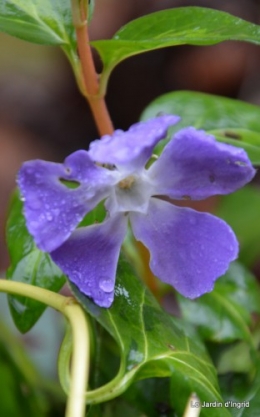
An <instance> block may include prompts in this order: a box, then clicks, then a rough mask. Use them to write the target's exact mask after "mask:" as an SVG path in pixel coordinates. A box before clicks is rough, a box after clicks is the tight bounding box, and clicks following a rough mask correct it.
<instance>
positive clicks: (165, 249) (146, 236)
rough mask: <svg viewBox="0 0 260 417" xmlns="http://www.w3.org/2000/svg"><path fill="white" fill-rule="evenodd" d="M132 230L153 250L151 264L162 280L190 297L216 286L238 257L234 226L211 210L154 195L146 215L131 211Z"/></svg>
mask: <svg viewBox="0 0 260 417" xmlns="http://www.w3.org/2000/svg"><path fill="white" fill-rule="evenodd" d="M130 219H131V224H132V228H133V233H134V235H135V237H136V238H137V239H138V240H141V241H142V242H143V243H144V244H145V246H147V248H148V249H149V251H150V255H151V259H150V266H151V270H152V271H153V273H154V274H155V275H156V276H157V277H158V278H160V279H161V280H162V281H164V282H166V283H168V284H170V285H172V286H173V287H174V288H176V290H177V291H179V292H180V293H181V294H182V295H184V296H185V297H188V298H196V297H200V296H201V295H202V294H204V293H206V292H209V291H211V290H212V289H213V285H214V281H215V280H216V279H217V278H218V277H219V276H220V275H222V274H224V273H225V272H226V270H227V269H228V266H229V263H230V262H231V261H233V260H234V259H235V258H236V257H237V253H238V243H237V240H236V237H235V235H234V233H233V231H232V229H231V228H230V227H229V226H228V225H227V224H226V223H225V222H224V221H223V220H221V219H218V218H217V217H214V216H212V215H211V214H208V213H198V212H196V211H195V210H192V209H189V208H181V207H176V206H173V205H172V204H170V203H167V202H165V201H162V200H159V199H155V198H152V199H151V202H150V208H149V211H148V213H147V214H146V215H143V214H139V213H131V215H130Z"/></svg>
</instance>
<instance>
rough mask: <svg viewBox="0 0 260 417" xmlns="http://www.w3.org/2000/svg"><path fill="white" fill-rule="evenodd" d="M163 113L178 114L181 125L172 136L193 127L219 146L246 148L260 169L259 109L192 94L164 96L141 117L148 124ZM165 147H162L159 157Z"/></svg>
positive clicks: (240, 103)
mask: <svg viewBox="0 0 260 417" xmlns="http://www.w3.org/2000/svg"><path fill="white" fill-rule="evenodd" d="M160 113H167V114H178V115H180V116H181V121H180V122H179V123H178V124H177V125H176V127H175V126H174V127H173V128H172V129H171V130H170V133H171V134H172V133H175V132H176V131H177V130H179V129H181V128H183V127H186V126H194V127H196V128H197V129H203V130H205V131H206V132H208V133H211V134H213V135H214V136H215V137H216V139H217V140H219V141H220V142H225V143H229V144H230V145H234V146H239V147H241V148H244V149H245V151H246V152H247V153H248V156H249V158H250V159H251V161H252V163H253V164H256V165H260V108H259V106H254V105H252V104H248V103H244V102H242V101H239V100H233V99H230V98H225V97H218V96H214V95H209V94H203V93H196V92H192V91H177V92H173V93H168V94H164V95H163V96H160V97H158V98H157V99H155V100H154V101H153V102H152V103H150V104H149V105H148V107H147V108H146V109H145V111H144V112H143V114H142V116H141V120H147V119H150V118H152V117H155V116H156V115H158V114H160ZM164 146H165V141H164V143H161V144H159V146H157V148H156V152H157V153H160V152H161V151H162V148H163V147H164Z"/></svg>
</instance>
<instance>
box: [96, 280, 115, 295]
mask: <svg viewBox="0 0 260 417" xmlns="http://www.w3.org/2000/svg"><path fill="white" fill-rule="evenodd" d="M99 288H100V289H101V290H102V291H104V292H111V291H113V289H114V281H113V280H112V279H111V278H108V277H101V278H100V280H99Z"/></svg>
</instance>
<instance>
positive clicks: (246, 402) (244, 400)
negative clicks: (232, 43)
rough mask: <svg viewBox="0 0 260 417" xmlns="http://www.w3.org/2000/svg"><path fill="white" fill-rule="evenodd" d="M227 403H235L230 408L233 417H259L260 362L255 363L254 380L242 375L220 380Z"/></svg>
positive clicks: (229, 376) (232, 375) (233, 375)
mask: <svg viewBox="0 0 260 417" xmlns="http://www.w3.org/2000/svg"><path fill="white" fill-rule="evenodd" d="M220 382H221V388H222V392H224V393H225V401H226V402H227V404H228V402H229V404H230V402H231V401H233V403H235V405H233V407H232V408H230V411H231V414H232V416H233V417H258V416H259V409H260V361H259V358H258V359H257V361H256V363H255V375H254V377H253V379H252V378H250V377H248V376H245V375H241V374H228V375H226V376H224V377H221V378H220ZM236 404H237V406H236Z"/></svg>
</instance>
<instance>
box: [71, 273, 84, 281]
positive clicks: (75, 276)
mask: <svg viewBox="0 0 260 417" xmlns="http://www.w3.org/2000/svg"><path fill="white" fill-rule="evenodd" d="M71 278H72V279H73V281H74V282H77V283H78V282H80V281H81V280H82V274H81V272H79V271H76V270H75V271H73V272H72V274H71Z"/></svg>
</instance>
